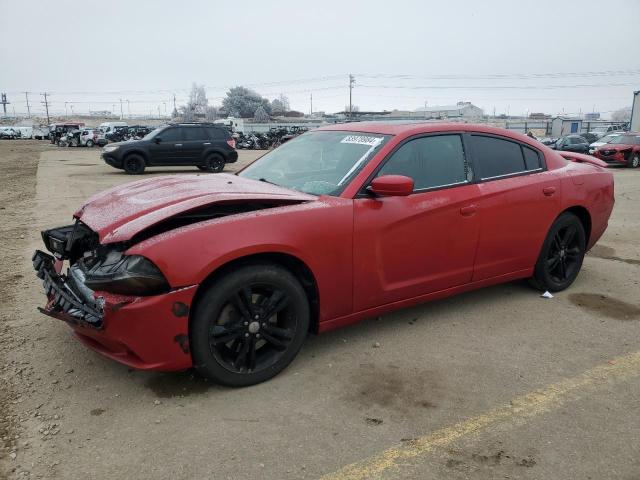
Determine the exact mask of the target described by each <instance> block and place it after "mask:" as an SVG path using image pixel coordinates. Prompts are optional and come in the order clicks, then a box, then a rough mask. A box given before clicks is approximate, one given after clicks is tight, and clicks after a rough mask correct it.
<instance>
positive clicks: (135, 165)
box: [122, 153, 146, 175]
mask: <svg viewBox="0 0 640 480" xmlns="http://www.w3.org/2000/svg"><path fill="white" fill-rule="evenodd" d="M145 167H146V164H145V162H144V158H142V157H141V156H140V155H137V154H135V153H132V154H129V155H127V156H126V157H125V158H124V161H123V162H122V168H123V169H124V171H125V172H127V173H128V174H129V175H141V174H143V173H144V169H145Z"/></svg>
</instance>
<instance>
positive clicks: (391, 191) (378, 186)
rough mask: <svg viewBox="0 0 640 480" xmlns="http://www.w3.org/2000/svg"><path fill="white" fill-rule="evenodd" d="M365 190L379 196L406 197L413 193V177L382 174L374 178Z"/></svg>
mask: <svg viewBox="0 0 640 480" xmlns="http://www.w3.org/2000/svg"><path fill="white" fill-rule="evenodd" d="M367 191H369V192H371V193H373V194H374V195H376V196H379V197H406V196H407V195H411V194H412V193H413V178H410V177H405V176H404V175H383V176H381V177H377V178H374V179H373V180H372V181H371V184H370V185H369V186H368V187H367Z"/></svg>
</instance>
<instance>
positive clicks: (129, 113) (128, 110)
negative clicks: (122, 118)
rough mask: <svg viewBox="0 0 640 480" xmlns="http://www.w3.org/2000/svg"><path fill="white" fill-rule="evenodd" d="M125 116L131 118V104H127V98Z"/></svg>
mask: <svg viewBox="0 0 640 480" xmlns="http://www.w3.org/2000/svg"><path fill="white" fill-rule="evenodd" d="M127 116H128V117H129V118H131V104H130V103H129V99H128V98H127Z"/></svg>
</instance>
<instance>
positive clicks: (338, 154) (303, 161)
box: [239, 131, 389, 195]
mask: <svg viewBox="0 0 640 480" xmlns="http://www.w3.org/2000/svg"><path fill="white" fill-rule="evenodd" d="M388 139H389V136H388V135H380V134H374V133H360V132H344V131H342V132H333V131H316V132H309V133H305V134H304V135H300V136H299V137H296V138H294V139H292V140H289V141H288V142H286V143H285V144H283V145H281V146H280V147H278V148H276V149H275V150H273V151H271V152H269V153H267V154H266V155H265V156H263V157H262V158H260V159H259V160H257V161H256V162H255V163H253V164H252V165H251V166H249V167H247V168H246V169H245V170H243V171H242V172H240V173H239V175H240V176H241V177H246V178H252V179H254V180H261V181H265V182H269V183H274V184H276V185H280V186H283V187H287V188H292V189H294V190H298V191H301V192H305V193H310V194H312V195H339V194H340V193H341V192H342V191H343V190H344V189H345V187H346V186H347V185H348V184H349V182H350V181H351V179H352V178H353V177H354V176H355V175H356V174H357V173H358V172H359V171H360V170H361V169H362V167H364V165H366V163H367V161H368V160H369V159H370V158H371V157H372V156H373V154H374V152H376V151H378V150H379V149H380V147H381V146H382V145H384V143H385V142H386V141H387V140H388Z"/></svg>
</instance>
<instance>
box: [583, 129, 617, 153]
mask: <svg viewBox="0 0 640 480" xmlns="http://www.w3.org/2000/svg"><path fill="white" fill-rule="evenodd" d="M622 133H623V132H621V133H609V134H608V135H605V136H604V137H600V138H599V139H598V140H597V141H596V142H593V143H591V144H589V155H593V153H594V152H595V151H596V149H597V148H598V147H601V146H602V145H605V144H607V143H609V142H610V141H611V140H613V139H614V138H616V137H619V136H620V135H622Z"/></svg>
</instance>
